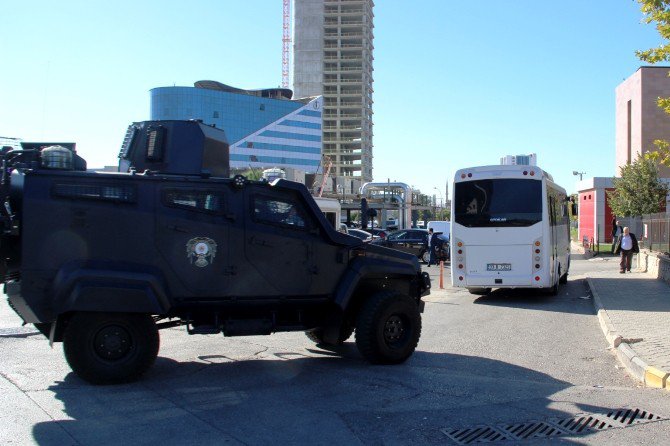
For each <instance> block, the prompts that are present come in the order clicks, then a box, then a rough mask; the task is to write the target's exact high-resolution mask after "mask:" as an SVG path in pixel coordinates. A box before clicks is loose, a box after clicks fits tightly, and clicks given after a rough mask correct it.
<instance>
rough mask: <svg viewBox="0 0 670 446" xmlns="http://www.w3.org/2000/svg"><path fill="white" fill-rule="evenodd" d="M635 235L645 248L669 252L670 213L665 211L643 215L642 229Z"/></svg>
mask: <svg viewBox="0 0 670 446" xmlns="http://www.w3.org/2000/svg"><path fill="white" fill-rule="evenodd" d="M640 234H641V235H642V237H640V236H639V235H640ZM636 235H638V238H640V239H641V242H642V245H643V246H644V247H645V248H648V249H650V250H651V251H660V252H664V253H670V215H668V214H665V213H662V214H649V215H643V216H642V231H641V232H638V233H637V234H636Z"/></svg>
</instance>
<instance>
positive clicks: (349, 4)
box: [293, 0, 374, 182]
mask: <svg viewBox="0 0 670 446" xmlns="http://www.w3.org/2000/svg"><path fill="white" fill-rule="evenodd" d="M373 7H374V2H373V0H294V21H293V23H294V36H293V89H294V91H295V94H296V97H298V98H300V97H309V96H320V95H322V96H323V99H324V115H323V153H324V155H327V156H328V157H329V158H330V160H331V162H332V163H333V168H334V171H333V172H332V174H333V175H335V176H345V177H354V178H357V179H361V180H362V181H363V182H367V181H372V159H373V156H372V104H373V100H372V92H373V88H372V83H373V76H372V72H373V64H372V62H373V59H374V58H373V49H374V46H373V39H374V35H373V28H374V25H373V18H374V14H373V12H372V9H373Z"/></svg>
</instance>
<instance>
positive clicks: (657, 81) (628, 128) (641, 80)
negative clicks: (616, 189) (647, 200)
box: [615, 67, 670, 178]
mask: <svg viewBox="0 0 670 446" xmlns="http://www.w3.org/2000/svg"><path fill="white" fill-rule="evenodd" d="M668 72H670V67H640V68H639V69H638V70H637V71H636V72H635V73H634V74H633V75H632V76H630V77H629V78H628V79H626V80H625V81H623V82H622V83H621V84H619V85H618V86H617V87H616V90H615V94H616V128H615V133H616V137H615V138H616V174H617V175H619V172H620V171H619V169H620V167H622V166H625V165H626V164H630V163H632V162H633V161H635V159H636V158H637V157H638V155H644V154H645V153H647V152H650V151H654V150H655V149H656V146H655V145H654V140H657V139H664V140H670V115H668V114H667V113H665V112H664V111H663V110H662V109H661V108H660V107H659V106H658V104H657V100H658V98H660V97H661V98H662V97H670V77H668ZM659 176H660V177H661V178H670V167H663V166H661V167H660V169H659Z"/></svg>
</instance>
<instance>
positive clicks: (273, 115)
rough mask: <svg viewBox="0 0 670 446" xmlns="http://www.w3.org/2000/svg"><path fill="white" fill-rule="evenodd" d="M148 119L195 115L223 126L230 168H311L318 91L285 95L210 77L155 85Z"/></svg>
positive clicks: (318, 145)
mask: <svg viewBox="0 0 670 446" xmlns="http://www.w3.org/2000/svg"><path fill="white" fill-rule="evenodd" d="M150 94H151V112H150V116H151V119H152V120H163V119H180V120H181V119H200V120H202V122H203V123H205V124H209V125H215V126H216V127H217V128H221V129H223V130H224V131H225V132H226V137H227V138H228V142H229V144H230V168H231V169H248V168H254V169H266V168H273V167H280V168H291V169H298V170H302V171H304V172H307V173H314V172H316V171H317V169H318V167H319V164H320V162H321V150H322V109H323V99H322V98H321V97H309V98H304V99H300V100H291V96H292V92H291V90H287V89H281V88H273V89H265V90H241V89H238V88H234V87H230V86H228V85H224V84H221V83H219V82H215V81H198V82H196V83H195V86H194V87H159V88H154V89H152V90H151V92H150Z"/></svg>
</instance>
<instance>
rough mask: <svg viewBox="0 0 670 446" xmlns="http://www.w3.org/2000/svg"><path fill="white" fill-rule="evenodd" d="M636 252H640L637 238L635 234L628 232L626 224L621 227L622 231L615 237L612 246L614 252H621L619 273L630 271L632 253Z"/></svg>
mask: <svg viewBox="0 0 670 446" xmlns="http://www.w3.org/2000/svg"><path fill="white" fill-rule="evenodd" d="M638 252H640V246H639V245H638V243H637V238H636V237H635V234H633V233H632V232H630V229H629V228H628V226H626V227H625V228H623V233H622V234H620V235H619V237H618V238H617V240H616V244H615V248H614V254H621V262H620V263H619V267H620V269H619V273H621V274H625V272H626V271H628V272H630V266H631V262H632V260H633V253H638Z"/></svg>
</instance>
